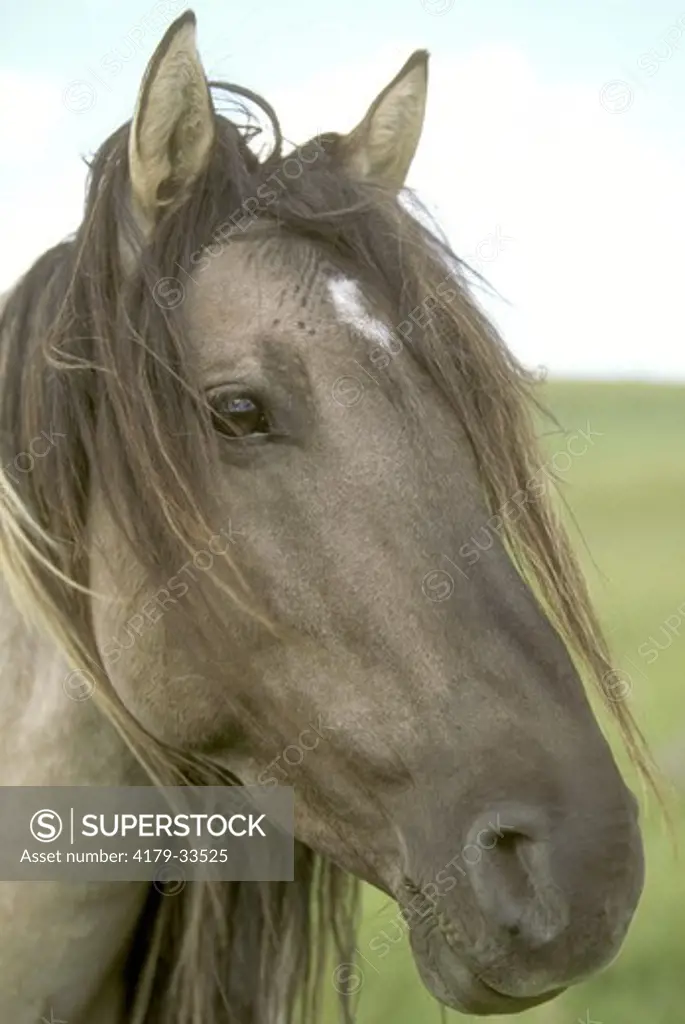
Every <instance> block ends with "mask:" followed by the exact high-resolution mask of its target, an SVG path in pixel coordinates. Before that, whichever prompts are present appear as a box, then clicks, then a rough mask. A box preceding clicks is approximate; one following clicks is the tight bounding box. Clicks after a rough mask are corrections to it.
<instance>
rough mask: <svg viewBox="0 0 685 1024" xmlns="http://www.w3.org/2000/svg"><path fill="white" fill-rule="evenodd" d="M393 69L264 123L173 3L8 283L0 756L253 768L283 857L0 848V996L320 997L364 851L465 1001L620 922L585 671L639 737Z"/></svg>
mask: <svg viewBox="0 0 685 1024" xmlns="http://www.w3.org/2000/svg"><path fill="white" fill-rule="evenodd" d="M427 69H428V54H427V53H426V52H425V51H417V52H416V53H414V54H413V55H412V56H411V57H410V58H409V60H408V61H407V63H406V64H405V65H404V67H403V68H402V69H401V70H400V72H399V73H398V74H397V75H396V77H395V78H394V79H393V80H392V81H391V82H390V83H389V84H388V85H387V86H386V87H385V88H384V89H383V91H382V92H381V93H380V94H379V95H378V96H377V97H376V99H375V100H374V101H373V103H372V104H371V106H370V107H369V108H368V111H367V113H366V114H365V115H364V117H363V119H362V120H361V121H360V122H359V123H358V125H357V127H356V128H354V129H353V130H352V131H351V132H349V133H347V134H341V133H338V132H333V131H330V132H323V133H318V134H317V135H315V136H314V137H312V138H311V139H309V140H308V141H307V142H306V143H304V144H300V145H297V146H292V147H290V148H289V144H288V143H287V142H286V141H285V140H284V137H283V135H282V132H281V128H280V124H279V121H278V117H277V115H276V113H275V111H274V110H273V109H272V107H271V106H270V105H269V104H268V102H267V101H266V100H264V99H263V98H262V97H260V96H259V95H257V94H255V93H253V92H251V91H250V90H249V89H246V88H244V87H242V86H237V85H231V84H229V83H222V82H208V80H207V78H206V77H205V73H204V71H203V67H202V64H201V61H200V57H199V55H198V49H197V42H196V19H195V16H194V14H193V12H192V11H186V12H185V13H184V14H182V15H181V16H180V17H179V18H178V19H177V20H176V21H174V23H173V24H172V25H171V26H170V27H169V28H168V30H167V32H166V33H165V35H164V37H163V39H162V40H161V42H160V44H159V46H158V47H157V49H156V51H155V53H154V55H153V57H152V59H151V61H150V63H149V65H148V67H147V70H146V72H145V75H144V78H143V81H142V83H141V87H140V92H139V95H138V99H137V103H136V106H135V111H134V114H133V117H132V120H131V121H130V122H129V123H127V124H125V125H123V126H122V127H121V128H119V129H118V130H117V131H115V132H114V133H113V135H112V136H111V137H110V138H109V139H108V140H107V141H106V142H104V144H103V145H102V146H101V148H100V149H99V150H98V151H97V154H96V155H95V157H94V158H93V160H92V161H91V164H90V169H89V186H88V192H87V196H86V201H85V210H84V215H83V220H82V223H81V224H80V226H79V227H78V229H77V230H76V232H75V234H74V235H73V236H72V237H70V238H68V239H66V240H65V241H63V242H61V243H60V244H58V245H57V246H55V247H53V248H52V249H50V250H49V251H47V252H46V253H44V254H43V255H42V256H41V257H40V258H39V259H38V260H37V261H36V262H35V264H34V265H33V266H32V267H31V268H30V269H29V270H28V271H27V273H26V274H25V275H24V276H23V277H22V278H21V279H20V281H19V282H18V283H17V284H16V285H15V286H14V288H13V289H12V291H11V293H10V294H9V296H8V297H7V299H6V301H5V306H4V309H3V311H2V320H1V322H0V334H1V342H0V361H1V363H0V365H1V369H2V373H1V375H0V389H1V394H0V438H1V443H2V469H1V471H0V474H1V476H0V479H1V482H2V488H1V491H2V494H1V511H0V552H1V558H2V571H3V584H2V586H3V595H2V618H1V620H0V621H1V628H2V655H3V659H4V660H3V673H2V715H1V716H0V735H1V737H2V751H3V755H2V776H1V777H2V781H3V784H4V785H16V786H29V785H31V786H42V785H81V786H130V785H148V786H169V785H210V784H211V785H258V786H276V785H286V786H291V787H293V789H294V792H295V794H296V813H295V880H294V881H293V882H263V883H262V882H249V883H245V882H238V881H236V882H216V881H212V880H207V881H198V882H193V883H190V884H188V885H186V886H185V888H184V889H183V891H181V892H178V893H175V894H172V893H170V892H168V891H166V890H164V889H163V888H162V889H161V891H160V887H158V886H153V885H149V884H148V883H141V882H130V883H123V882H122V883H117V884H111V883H110V884H106V883H94V882H89V883H87V884H85V883H84V884H81V885H73V884H72V885H66V884H57V883H42V884H40V885H39V884H37V883H21V884H18V883H11V882H4V883H3V884H2V888H1V890H0V893H1V894H0V922H1V927H2V933H3V936H4V939H3V944H2V953H1V954H0V970H1V974H2V986H1V992H0V1007H1V1009H2V1019H3V1020H8V1021H9V1020H11V1021H12V1022H13V1024H35V1022H36V1020H38V1019H39V1018H40V1017H41V1015H42V1016H43V1019H44V1020H56V1019H65V1020H68V1021H69V1024H85V1022H86V1021H87V1022H88V1024H121V1022H123V1021H126V1022H134V1024H143V1022H144V1024H158V1022H164V1024H200V1022H201V1024H220V1022H227V1021H236V1022H239V1024H288V1022H291V1021H293V1020H294V1019H295V1017H296V1015H297V1014H300V1015H301V1017H302V1019H303V1020H306V1021H316V1020H320V1019H321V1012H322V1010H321V1006H322V1000H323V999H324V998H325V997H326V994H327V993H330V992H331V991H332V990H333V988H334V987H335V988H337V989H338V990H339V992H340V998H339V999H338V998H337V997H335V998H336V1001H337V1003H338V1006H339V1013H340V1015H341V1018H342V1019H343V1020H345V1021H347V1022H351V1021H353V1019H354V1017H355V1015H356V1012H357V1000H356V998H354V988H353V986H351V985H347V986H346V985H345V984H343V983H342V982H341V981H340V979H341V977H342V974H343V973H344V972H341V970H340V968H342V967H346V965H349V964H352V963H354V960H355V951H354V944H355V930H356V926H357V923H358V916H359V889H360V884H361V883H362V882H366V883H370V884H371V885H373V886H375V887H376V888H378V889H379V890H381V891H382V892H384V893H386V894H387V895H388V896H389V897H390V898H391V899H392V900H394V901H396V903H397V905H398V908H399V910H400V912H401V914H402V920H403V921H404V922H405V925H406V928H407V931H408V934H409V938H410V943H411V948H412V952H413V957H414V960H415V963H416V967H417V969H418V972H419V975H420V977H421V980H422V983H423V985H424V986H425V987H426V988H427V989H428V991H429V992H430V993H431V994H432V995H433V996H434V997H435V998H436V1000H437V1001H438V1002H439V1003H441V1004H443V1005H444V1006H447V1007H452V1008H455V1009H457V1010H459V1011H461V1012H463V1013H472V1014H492V1013H498V1014H506V1013H518V1012H521V1011H522V1010H524V1009H526V1008H528V1007H531V1006H534V1005H536V1004H539V1003H542V1002H544V1001H546V1000H549V999H552V998H554V997H555V996H556V995H558V994H559V993H560V992H562V991H563V990H564V989H566V988H567V987H568V986H570V985H573V984H576V983H578V982H580V981H582V980H583V979H585V978H587V977H589V976H591V975H592V974H594V973H595V972H596V971H598V970H599V969H601V968H603V967H604V966H605V965H607V964H608V963H609V962H610V961H611V960H612V959H613V958H614V957H615V956H616V955H617V953H618V951H619V949H620V947H621V945H622V942H623V939H624V937H625V935H626V932H627V929H628V927H629V924H630V922H631V919H632V917H633V914H634V911H635V909H636V906H637V904H638V901H639V899H640V894H641V890H642V886H643V875H644V865H643V850H642V842H641V833H640V828H639V824H638V804H637V800H636V799H635V797H634V796H633V794H632V792H631V791H630V789H629V788H628V786H627V784H626V782H625V780H624V778H623V776H622V774H621V773H620V771H619V769H618V767H617V764H616V761H615V759H614V755H613V753H612V751H611V749H610V747H609V744H608V742H607V740H606V738H605V736H604V734H603V731H602V729H601V728H600V725H599V722H598V720H597V718H596V716H595V714H594V712H593V710H592V707H591V702H590V698H589V696H588V693H587V692H586V687H585V683H584V680H585V679H586V680H587V681H588V682H589V683H590V684H591V685H593V686H595V687H596V688H597V690H598V693H599V694H600V696H602V697H603V698H604V703H605V704H606V706H607V707H608V709H609V710H610V711H611V712H612V714H613V717H614V719H615V720H616V721H617V723H618V724H619V726H620V728H621V730H622V734H623V736H624V738H625V740H626V743H627V745H628V748H629V750H630V752H631V754H632V757H633V759H634V761H635V763H636V764H637V765H638V766H639V767H640V768H641V769H642V771H643V772H644V773H645V775H646V777H647V778H651V774H650V773H651V768H650V761H649V753H648V750H647V748H646V746H645V745H644V741H643V740H642V736H641V733H640V731H639V728H638V726H637V725H636V723H635V721H634V719H633V717H632V714H631V712H630V709H629V708H628V706H627V705H626V703H625V702H622V701H619V700H615V699H612V696H611V691H610V689H609V688H608V686H607V680H609V679H611V678H612V672H613V670H612V667H611V658H610V654H609V651H608V648H607V644H606V642H605V640H604V638H603V635H602V631H601V628H600V625H599V622H598V619H597V616H596V614H595V612H594V610H593V607H592V603H591V600H590V597H589V593H588V589H587V585H586V583H585V581H584V579H583V575H582V572H581V570H580V568H579V564H578V562H577V559H576V556H575V554H574V552H573V549H572V546H571V544H570V541H569V539H568V536H567V534H566V532H565V529H564V526H563V523H562V521H561V519H560V516H559V515H558V512H557V502H556V498H555V490H554V481H553V478H552V477H551V476H550V475H549V474H547V473H545V471H544V466H545V463H544V459H543V455H542V452H541V450H540V447H539V444H538V440H537V426H536V424H537V420H536V416H537V415H538V414H539V411H540V410H541V408H542V407H541V406H540V402H539V399H538V397H537V391H536V390H535V387H536V380H535V378H534V375H532V374H530V373H528V372H527V371H526V370H525V369H524V368H523V367H522V366H521V365H520V364H519V362H518V361H517V360H516V359H515V358H514V356H513V355H512V354H511V353H510V352H509V350H508V349H507V347H506V346H505V344H504V342H503V341H502V339H501V338H500V336H499V334H498V333H497V331H496V329H495V328H494V326H493V325H492V324H491V323H490V322H489V320H488V318H487V317H486V315H485V314H484V313H483V311H482V310H481V308H480V305H479V303H478V302H477V300H476V297H475V292H474V289H473V287H472V284H473V278H472V276H471V274H470V272H469V268H468V267H467V266H466V264H464V263H463V262H462V261H461V260H460V259H459V258H458V256H457V255H456V254H455V253H454V252H453V251H452V249H451V248H450V246H449V245H448V243H447V242H446V241H445V239H444V238H443V237H442V236H441V235H440V233H439V231H438V229H437V228H435V227H434V226H433V225H432V224H431V223H429V222H428V220H427V215H426V216H423V215H419V214H420V213H421V210H422V208H421V207H419V205H418V201H417V200H414V199H413V198H412V196H411V194H410V193H409V192H408V190H407V189H406V187H405V181H406V177H407V173H408V170H409V167H410V165H411V163H412V160H413V157H414V154H415V151H416V148H417V146H418V143H419V139H420V136H421V131H422V125H423V120H424V113H425V107H426V94H427V81H428V77H427ZM220 100H223V101H228V102H229V103H230V104H231V105H232V106H231V110H230V113H231V117H229V116H228V114H227V113H226V114H221V113H219V112H218V110H217V104H218V103H219V101H220ZM260 125H261V126H262V127H260ZM264 126H266V127H267V128H268V131H269V133H270V134H269V136H268V138H269V140H270V142H269V144H268V145H267V144H266V143H263V142H262V139H261V135H260V132H263V129H264ZM483 536H485V541H484V542H483V543H481V539H482V538H483ZM201 553H202V555H203V557H202V558H200V554H201ZM474 556H475V557H474ZM84 696H85V697H87V698H88V699H82V698H83V697H84ZM305 736H306V737H307V741H306V742H305ZM312 740H313V742H312ZM293 750H294V751H295V752H296V753H295V754H293V753H292V751H293ZM468 848H471V850H473V849H477V850H482V855H481V856H479V857H473V856H467V855H466V851H467V849H468ZM462 852H463V854H464V855H463V857H461V858H460V854H461V853H462ZM459 858H460V859H459ZM48 937H49V938H48ZM46 939H48V941H46ZM332 968H333V973H331V969H332ZM48 1015H49V1016H48Z"/></svg>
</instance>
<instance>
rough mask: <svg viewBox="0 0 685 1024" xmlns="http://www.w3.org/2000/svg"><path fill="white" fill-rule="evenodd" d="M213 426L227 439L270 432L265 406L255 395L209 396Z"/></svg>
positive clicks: (217, 393)
mask: <svg viewBox="0 0 685 1024" xmlns="http://www.w3.org/2000/svg"><path fill="white" fill-rule="evenodd" d="M209 406H210V408H211V410H212V424H213V426H214V429H215V430H216V431H217V433H219V434H223V435H224V436H225V437H233V438H241V437H251V436H263V435H266V434H268V433H269V432H270V427H269V420H268V417H267V415H266V412H265V411H264V406H263V405H262V403H261V402H260V400H259V399H258V398H256V397H255V396H254V395H251V394H248V393H244V394H236V392H235V391H232V392H227V391H223V392H221V391H220V392H216V393H215V394H213V395H210V396H209Z"/></svg>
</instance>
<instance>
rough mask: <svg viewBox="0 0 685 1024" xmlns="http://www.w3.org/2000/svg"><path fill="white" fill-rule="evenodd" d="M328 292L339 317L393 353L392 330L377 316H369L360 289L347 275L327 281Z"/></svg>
mask: <svg viewBox="0 0 685 1024" xmlns="http://www.w3.org/2000/svg"><path fill="white" fill-rule="evenodd" d="M327 284H328V293H329V295H330V297H331V301H332V302H333V306H334V307H335V311H336V313H337V314H338V316H339V318H340V319H341V320H342V321H343V322H344V323H346V324H348V325H349V326H350V327H353V328H354V329H355V330H356V331H358V332H359V333H360V334H363V335H364V337H365V338H368V339H369V341H374V342H377V343H378V344H379V345H382V347H383V348H385V349H387V350H388V351H389V352H390V353H393V348H392V345H391V344H390V342H391V341H392V330H391V328H390V327H388V325H387V324H386V323H384V322H383V321H382V320H379V319H378V317H375V316H371V314H370V313H369V312H368V311H367V309H366V307H365V305H364V296H363V294H362V290H361V288H360V287H359V285H358V283H357V282H356V281H353V280H352V279H351V278H349V277H334V278H331V279H330V280H329V281H328V282H327Z"/></svg>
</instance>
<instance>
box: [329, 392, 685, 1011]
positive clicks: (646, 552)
mask: <svg viewBox="0 0 685 1024" xmlns="http://www.w3.org/2000/svg"><path fill="white" fill-rule="evenodd" d="M545 387H546V395H545V399H546V401H547V404H548V405H549V407H550V408H551V410H552V411H553V412H554V414H555V415H556V417H557V418H558V420H559V421H560V423H561V425H562V426H563V427H564V428H565V429H566V431H567V432H568V433H569V434H572V433H573V432H574V431H577V430H580V429H585V428H587V425H588V424H589V425H590V427H591V429H592V431H593V432H594V434H595V436H594V437H593V444H592V446H591V447H589V448H588V450H587V452H586V453H585V454H584V455H582V456H578V457H577V458H574V459H573V461H572V464H571V465H570V466H569V468H568V470H567V471H566V472H563V473H562V474H561V476H562V479H563V493H564V495H565V498H566V501H567V502H568V504H569V506H570V508H571V509H572V511H573V514H574V517H575V520H576V522H577V524H578V527H579V529H580V531H581V533H582V537H581V536H580V534H579V532H578V530H577V529H573V528H572V535H573V537H574V541H575V542H576V543H577V547H578V550H579V551H580V552H581V556H582V559H583V564H584V566H585V568H586V572H587V575H588V579H589V581H590V585H591V588H592V592H593V595H594V597H595V600H596V603H597V607H598V608H599V611H600V614H601V617H602V621H603V623H604V626H605V629H606V631H607V634H608V635H609V638H610V642H611V644H612V647H613V650H614V653H615V656H616V661H617V663H618V665H619V667H620V668H621V669H622V670H624V671H625V673H626V676H625V681H626V684H627V685H629V686H630V696H629V698H628V699H629V700H630V701H631V707H632V708H633V711H634V713H635V714H636V716H637V717H638V720H639V722H640V724H641V726H642V728H643V731H644V733H645V734H646V736H647V739H648V741H649V743H650V745H651V747H652V751H653V753H654V756H655V758H656V760H657V761H658V762H663V763H665V764H666V765H668V767H669V770H670V773H671V778H672V780H673V779H676V780H678V779H679V786H680V789H679V790H678V789H677V788H674V789H671V790H670V791H669V807H670V808H671V814H672V817H673V820H674V824H675V835H676V839H677V844H678V846H679V848H680V851H681V852H680V853H679V854H677V853H676V852H675V851H674V844H673V839H672V838H671V837H670V836H669V833H668V832H667V829H666V827H665V825H664V823H663V818H662V816H661V815H660V812H659V809H658V806H657V805H656V803H655V801H654V799H653V798H651V797H650V798H648V799H646V800H643V829H644V836H645V842H646V856H647V881H646V886H645V892H644V896H643V899H642V902H641V905H640V907H639V909H638V912H637V914H636V917H635V920H634V922H633V925H632V928H631V931H630V933H629V936H628V939H627V941H626V943H625V945H624V948H623V950H622V952H621V955H620V956H619V958H618V960H617V961H616V962H615V963H614V964H613V965H612V966H611V967H610V968H608V969H607V970H606V971H605V972H604V973H602V974H600V975H599V976H598V977H596V978H595V979H594V980H592V981H590V982H588V983H587V984H584V985H581V986H578V987H576V988H574V989H572V990H571V991H569V992H567V993H566V994H565V995H563V996H562V997H561V998H559V999H557V1000H555V1001H554V1002H552V1003H550V1004H547V1005H546V1006H542V1007H539V1008H538V1009H536V1010H533V1011H530V1012H528V1013H524V1014H521V1015H520V1016H518V1017H516V1018H506V1019H507V1020H511V1019H515V1020H517V1021H521V1022H522V1024H523V1022H525V1024H576V1022H577V1021H579V1020H580V1021H581V1022H585V1021H586V1020H588V1019H589V1020H590V1021H594V1022H601V1024H679V1022H680V1021H683V1020H685V977H684V975H685V870H684V869H683V857H684V856H685V854H683V853H682V851H683V848H684V847H685V842H684V841H685V800H683V794H685V685H684V684H685V615H681V618H682V628H679V627H678V626H677V624H676V621H675V619H674V618H673V616H674V614H675V613H676V609H677V608H678V607H679V606H683V607H684V608H685V458H684V457H683V456H684V454H685V387H675V386H673V387H671V386H663V387H662V386H657V385H646V384H644V385H643V384H612V383H576V382H551V383H549V384H547V385H546V386H545ZM548 429H549V428H548ZM544 444H545V447H546V449H547V450H548V451H549V453H550V455H553V454H554V453H555V452H561V451H565V450H566V447H565V445H566V438H565V437H564V436H563V435H561V434H548V435H546V436H545V438H544ZM566 462H567V460H562V459H559V460H558V463H559V466H560V467H561V466H563V465H564V464H565V463H566ZM669 616H671V617H672V618H671V625H672V629H671V633H670V639H671V644H670V646H669V647H668V648H667V649H664V650H662V651H661V652H660V653H659V654H658V657H657V658H656V659H655V660H653V661H652V663H651V664H648V663H647V661H646V659H645V657H644V655H640V653H639V652H638V647H639V646H640V645H641V644H644V643H645V642H648V641H649V638H650V636H653V637H655V638H657V639H659V641H660V643H661V645H662V646H663V647H664V648H666V644H667V643H668V640H667V636H668V635H669V634H668V633H667V634H663V633H661V631H660V630H661V627H662V624H663V623H664V622H665V620H666V619H668V618H669ZM678 633H679V635H678ZM601 721H602V722H606V717H605V716H603V715H602V716H601ZM609 735H610V736H611V737H612V741H613V734H612V732H611V730H609ZM615 747H616V749H617V751H618V752H619V757H620V759H621V763H622V764H623V765H626V760H625V758H624V756H623V754H622V753H621V752H620V743H619V742H618V741H616V742H615ZM628 777H629V779H630V780H631V784H632V785H633V788H634V789H636V792H638V795H640V794H641V793H642V788H641V787H640V786H639V783H637V782H636V781H635V777H634V775H632V774H631V773H630V771H629V770H628ZM364 907H365V912H364V922H363V927H362V931H361V934H360V939H359V944H358V948H359V950H360V951H361V952H362V953H364V954H365V955H366V956H367V957H368V961H364V960H360V961H359V964H360V967H361V969H362V971H363V976H360V977H361V978H362V983H361V987H360V991H359V1004H358V1007H359V1013H358V1022H359V1024H430V1022H435V1024H439V1022H440V1009H439V1007H438V1004H437V1003H435V1001H434V1000H432V999H431V998H430V996H428V994H427V993H426V992H425V991H424V990H423V988H422V987H421V984H420V982H419V979H418V975H417V973H416V970H415V968H414V965H413V961H412V958H411V955H410V953H409V950H408V946H407V943H406V941H405V940H402V941H398V942H397V944H396V946H395V947H394V948H392V949H391V950H390V952H389V953H387V955H386V956H385V957H384V958H383V959H379V957H378V955H375V956H374V954H373V953H370V952H369V942H370V941H371V940H372V939H373V937H374V935H377V934H378V932H379V931H380V930H382V929H383V928H384V927H385V928H386V930H387V931H388V933H389V934H392V931H391V927H392V926H391V924H390V922H391V921H393V920H395V919H396V915H397V910H396V908H395V907H394V906H393V905H392V904H391V903H390V901H389V900H388V899H387V898H385V897H383V896H382V895H380V894H379V893H378V892H376V891H375V890H371V889H368V890H367V891H366V892H365V902H364ZM331 987H332V986H331ZM446 1018H447V1021H449V1022H454V1024H458V1022H464V1021H476V1020H481V1019H482V1018H478V1017H466V1016H462V1015H460V1014H457V1013H452V1012H449V1013H447V1014H446ZM335 1019H336V1015H335V1013H334V1011H333V1004H332V1003H331V1009H330V1011H328V1012H327V1014H326V1024H333V1021H334V1020H335ZM499 1019H500V1020H504V1019H505V1018H503V1017H501V1018H499Z"/></svg>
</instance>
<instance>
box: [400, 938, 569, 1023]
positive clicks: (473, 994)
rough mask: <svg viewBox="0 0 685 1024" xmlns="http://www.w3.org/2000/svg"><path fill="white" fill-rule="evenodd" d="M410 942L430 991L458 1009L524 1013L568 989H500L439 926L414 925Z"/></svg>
mask: <svg viewBox="0 0 685 1024" xmlns="http://www.w3.org/2000/svg"><path fill="white" fill-rule="evenodd" d="M411 946H412V952H413V954H414V961H415V963H416V966H417V969H418V971H419V974H420V976H421V980H422V981H423V984H424V985H425V986H426V988H427V989H428V991H429V992H430V994H431V995H432V996H434V998H435V999H437V1000H438V1001H439V1002H441V1003H443V1004H444V1005H445V1006H447V1007H449V1008H450V1009H451V1010H458V1011H459V1013H470V1014H475V1015H477V1016H480V1017H486V1016H489V1015H491V1014H512V1013H522V1012H523V1011H524V1010H529V1009H531V1008H532V1007H534V1006H540V1005H541V1004H542V1003H546V1002H549V1000H550V999H555V998H556V997H557V996H559V995H561V993H562V992H564V991H565V989H564V988H557V989H553V990H550V991H549V992H544V993H542V994H538V995H535V996H531V997H530V998H525V997H520V996H510V995H506V994H505V993H503V992H498V991H497V990H496V989H494V988H491V987H490V986H489V985H487V984H486V983H485V982H484V981H482V980H481V979H480V978H479V977H478V976H477V975H476V974H475V973H474V972H473V971H472V970H471V969H470V968H469V967H468V966H467V964H465V963H464V961H463V960H460V959H459V957H458V955H457V954H456V953H455V951H454V950H453V949H452V948H451V946H450V945H449V944H448V942H447V940H446V939H445V938H444V936H443V935H441V933H440V932H439V931H438V929H434V930H433V931H432V932H431V933H430V934H426V933H425V932H423V930H422V929H412V932H411Z"/></svg>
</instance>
